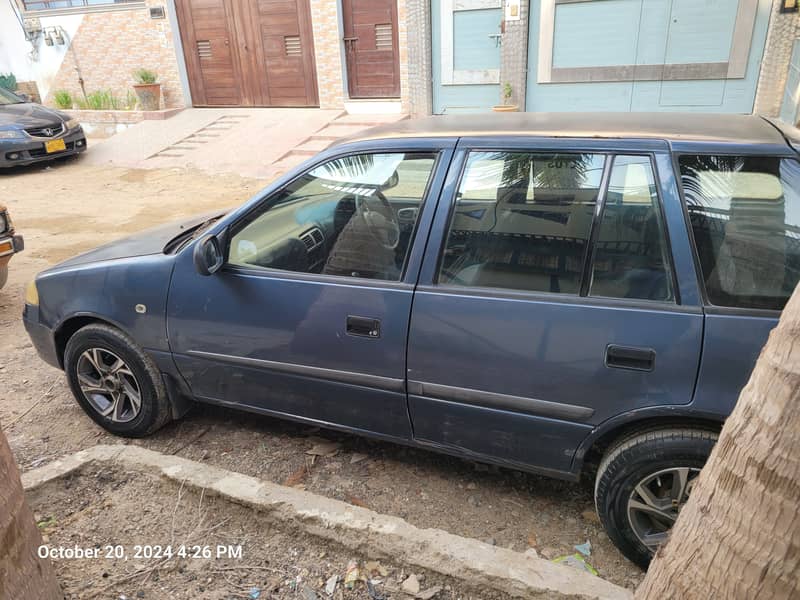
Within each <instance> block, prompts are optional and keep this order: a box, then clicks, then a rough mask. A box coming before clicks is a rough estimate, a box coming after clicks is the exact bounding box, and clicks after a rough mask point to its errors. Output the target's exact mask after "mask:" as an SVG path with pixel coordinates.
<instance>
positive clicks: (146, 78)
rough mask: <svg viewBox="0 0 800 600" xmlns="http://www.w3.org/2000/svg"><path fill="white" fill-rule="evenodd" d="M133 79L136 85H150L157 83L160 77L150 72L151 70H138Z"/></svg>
mask: <svg viewBox="0 0 800 600" xmlns="http://www.w3.org/2000/svg"><path fill="white" fill-rule="evenodd" d="M133 79H134V80H135V81H136V83H140V84H149V83H155V82H156V79H158V75H157V74H156V73H155V71H150V70H149V69H137V70H135V71H134V72H133Z"/></svg>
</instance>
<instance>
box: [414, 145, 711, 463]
mask: <svg viewBox="0 0 800 600" xmlns="http://www.w3.org/2000/svg"><path fill="white" fill-rule="evenodd" d="M621 148H622V146H619V142H616V146H615V143H613V142H608V141H606V142H603V141H586V142H583V143H581V144H580V145H578V144H576V142H575V141H566V140H549V141H548V140H534V141H525V140H521V139H518V140H516V141H513V142H510V143H509V142H508V141H504V142H501V143H500V144H499V145H498V142H497V141H481V140H462V142H460V144H459V150H458V151H457V153H456V158H455V159H454V164H453V167H452V168H451V174H452V176H451V177H450V178H449V179H448V182H447V184H446V187H445V189H452V190H455V193H452V194H451V196H452V199H451V200H450V202H449V203H448V202H447V201H445V200H444V197H443V199H442V202H440V205H439V212H438V214H437V216H436V220H435V223H434V231H437V232H441V234H440V235H441V239H438V240H436V241H434V239H433V236H432V237H431V241H430V243H429V244H428V251H427V254H426V257H425V261H424V264H423V268H422V271H421V273H420V283H419V285H418V288H417V293H416V295H415V299H414V307H413V312H412V318H411V329H410V332H409V351H408V391H409V410H410V413H411V418H412V421H413V423H414V435H415V438H416V439H417V440H418V441H420V442H422V443H426V444H430V445H433V446H436V447H439V448H440V449H445V450H447V449H451V450H453V451H456V452H460V453H467V454H470V455H473V456H476V457H486V458H490V459H493V460H499V461H502V462H505V463H507V464H510V465H524V466H527V467H535V468H537V469H539V470H541V471H543V472H546V473H549V474H553V475H559V474H561V475H563V476H570V473H571V471H570V469H571V468H572V467H571V465H572V460H573V457H574V455H575V450H576V448H577V447H578V446H579V444H580V442H581V441H582V440H583V439H584V438H585V437H586V435H587V434H588V433H589V432H590V431H591V430H592V429H593V428H594V427H595V426H597V425H598V424H600V423H602V422H603V421H605V420H607V419H609V418H612V417H614V416H615V415H618V414H620V413H623V412H626V411H630V410H634V409H637V408H643V407H648V406H655V405H675V404H687V403H689V402H690V401H691V399H692V391H693V387H694V382H695V378H696V375H697V369H698V361H699V355H700V347H701V339H702V322H703V315H702V310H701V307H700V304H699V298H698V292H697V284H696V280H694V281H693V271H692V270H691V269H692V266H691V254H690V247H689V242H688V235H687V231H686V226H685V223H684V221H683V215H682V212H681V208H680V203H679V202H678V200H677V196H676V194H677V187H676V185H675V181H674V177H673V176H672V171H671V169H670V158H669V154H668V152H667V149H666V146H665V145H664V144H663V143H661V142H631V143H630V144H626V145H625V146H624V149H621ZM657 164H658V165H659V168H658V169H657V168H656V165H657ZM457 165H461V166H460V167H458V168H457ZM659 171H661V172H662V185H661V186H659V185H658V182H659V177H658V172H659ZM664 182H667V183H668V186H669V187H668V188H667V192H666V193H662V192H661V190H662V189H664V186H663V183H664ZM665 196H668V200H669V201H667V202H663V201H662V199H663V198H664V197H665ZM670 249H672V251H671V250H670ZM673 257H674V260H673ZM687 269H688V270H689V271H688V272H689V276H687V275H686V273H687Z"/></svg>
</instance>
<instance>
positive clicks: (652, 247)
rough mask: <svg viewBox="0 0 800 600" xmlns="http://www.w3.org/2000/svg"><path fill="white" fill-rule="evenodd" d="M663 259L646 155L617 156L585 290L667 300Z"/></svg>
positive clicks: (652, 180)
mask: <svg viewBox="0 0 800 600" xmlns="http://www.w3.org/2000/svg"><path fill="white" fill-rule="evenodd" d="M669 263H670V261H669V256H668V253H667V244H666V235H665V231H664V223H663V219H662V217H661V210H660V208H659V204H658V194H657V193H656V184H655V177H654V175H653V167H652V165H651V163H650V159H649V158H648V157H646V156H617V157H615V158H614V164H613V166H612V168H611V177H610V180H609V184H608V191H607V193H606V198H605V203H604V206H603V215H602V218H601V220H600V229H599V231H598V235H597V244H596V245H595V254H594V261H593V264H592V281H591V287H590V291H589V294H590V295H592V296H605V297H609V298H635V299H640V300H661V301H670V300H672V299H673V294H672V282H671V276H670V268H669Z"/></svg>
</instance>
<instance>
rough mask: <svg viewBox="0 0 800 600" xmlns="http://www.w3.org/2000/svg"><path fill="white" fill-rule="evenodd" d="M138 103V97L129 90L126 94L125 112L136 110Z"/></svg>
mask: <svg viewBox="0 0 800 600" xmlns="http://www.w3.org/2000/svg"><path fill="white" fill-rule="evenodd" d="M137 101H138V98H137V97H136V94H134V93H133V91H132V90H128V91H127V92H125V107H124V108H123V110H133V109H134V108H136V102H137Z"/></svg>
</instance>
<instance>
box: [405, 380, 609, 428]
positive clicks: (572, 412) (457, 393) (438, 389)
mask: <svg viewBox="0 0 800 600" xmlns="http://www.w3.org/2000/svg"><path fill="white" fill-rule="evenodd" d="M408 391H409V393H410V394H413V395H415V396H428V397H430V398H436V399H438V400H447V401H449V402H461V403H463V404H472V405H475V406H486V407H488V408H497V409H500V410H510V411H514V412H522V413H527V414H531V415H538V416H542V417H552V418H554V419H568V420H570V421H585V420H586V419H588V418H589V417H591V416H592V415H593V414H594V409H593V408H589V407H588V406H575V405H573V404H560V403H558V402H549V401H547V400H537V399H535V398H525V397H523V396H509V395H507V394H497V393H495V392H484V391H482V390H473V389H469V388H461V387H453V386H450V385H440V384H438V383H426V382H423V381H409V382H408Z"/></svg>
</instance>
